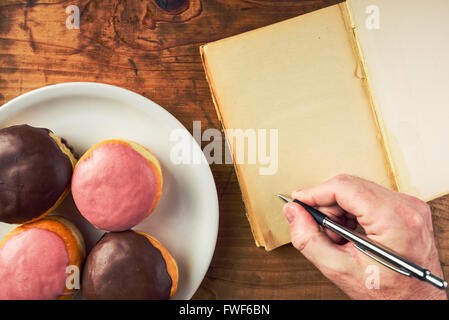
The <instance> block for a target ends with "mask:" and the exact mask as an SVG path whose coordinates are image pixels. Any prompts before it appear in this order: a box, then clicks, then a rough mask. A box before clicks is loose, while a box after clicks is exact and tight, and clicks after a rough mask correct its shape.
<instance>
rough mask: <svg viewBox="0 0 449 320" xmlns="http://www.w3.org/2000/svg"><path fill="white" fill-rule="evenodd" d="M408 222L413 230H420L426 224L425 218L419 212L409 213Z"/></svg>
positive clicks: (408, 225)
mask: <svg viewBox="0 0 449 320" xmlns="http://www.w3.org/2000/svg"><path fill="white" fill-rule="evenodd" d="M406 224H407V227H408V228H409V229H411V230H420V229H422V228H424V226H425V223H424V219H423V218H422V216H420V215H419V214H410V215H408V216H407V217H406Z"/></svg>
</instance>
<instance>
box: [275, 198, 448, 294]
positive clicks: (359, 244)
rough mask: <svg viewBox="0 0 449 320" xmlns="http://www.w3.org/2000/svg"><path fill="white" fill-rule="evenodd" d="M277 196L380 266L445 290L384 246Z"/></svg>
mask: <svg viewBox="0 0 449 320" xmlns="http://www.w3.org/2000/svg"><path fill="white" fill-rule="evenodd" d="M277 196H278V197H279V198H281V199H282V200H284V201H285V202H292V201H293V202H296V203H297V204H299V205H300V206H302V207H303V208H304V209H306V210H307V212H308V213H310V215H311V216H312V217H313V218H314V219H315V221H316V222H317V223H318V224H319V225H320V226H322V227H323V228H327V229H329V230H332V231H333V232H335V233H337V234H339V235H340V236H342V237H343V238H345V239H346V240H348V241H351V242H352V243H353V245H354V247H356V248H357V249H358V250H360V251H361V252H363V253H364V254H366V255H367V256H369V257H370V258H372V259H374V260H375V261H377V262H379V263H380V264H382V265H384V266H386V267H388V268H390V269H392V270H394V271H396V272H398V273H400V274H402V275H404V276H407V277H415V278H418V279H419V280H422V281H426V282H428V283H430V284H432V285H434V286H435V287H437V288H439V289H445V288H446V287H447V282H446V281H444V280H443V279H440V278H438V277H437V276H435V275H433V274H432V273H430V271H429V270H427V269H425V268H423V267H420V266H418V265H417V264H414V263H413V262H410V261H408V260H407V259H405V258H403V257H401V256H400V255H398V254H397V253H394V252H393V251H391V250H390V249H388V248H385V247H384V246H382V245H380V244H377V243H375V242H374V241H372V240H369V239H368V238H366V237H364V236H362V235H360V234H357V233H356V232H354V231H351V230H349V229H347V228H345V227H343V226H341V225H339V224H338V223H336V222H335V221H332V220H331V219H329V218H328V217H327V216H326V215H325V214H324V213H322V212H320V211H318V210H317V209H315V208H313V207H311V206H309V205H307V204H305V203H303V202H301V201H299V200H296V199H294V200H292V199H290V198H287V197H285V196H282V195H280V194H278V195H277Z"/></svg>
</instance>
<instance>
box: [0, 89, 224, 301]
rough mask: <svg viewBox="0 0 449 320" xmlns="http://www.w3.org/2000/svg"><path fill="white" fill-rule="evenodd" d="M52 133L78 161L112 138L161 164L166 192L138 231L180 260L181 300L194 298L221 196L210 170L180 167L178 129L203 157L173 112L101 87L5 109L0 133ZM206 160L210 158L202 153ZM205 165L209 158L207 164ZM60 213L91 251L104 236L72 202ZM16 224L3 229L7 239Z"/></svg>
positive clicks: (30, 98)
mask: <svg viewBox="0 0 449 320" xmlns="http://www.w3.org/2000/svg"><path fill="white" fill-rule="evenodd" d="M25 123H26V124H29V125H32V126H35V127H45V128H49V129H50V130H52V131H53V132H54V133H55V134H56V135H58V136H61V137H64V138H65V139H67V141H68V142H69V144H71V145H72V146H73V147H74V148H75V150H76V152H77V153H78V154H79V155H82V154H83V153H84V152H85V151H86V150H87V149H88V148H89V147H90V146H92V145H93V144H95V143H97V142H100V141H102V140H105V139H114V138H120V139H129V140H133V141H136V142H138V143H140V144H142V145H144V146H145V147H147V148H148V149H150V150H151V151H152V152H153V153H154V154H155V155H156V156H157V157H158V158H159V160H160V162H161V165H162V171H163V177H164V185H163V191H162V197H161V199H160V202H159V204H158V206H157V207H156V209H155V211H154V212H153V213H152V214H151V215H150V216H149V217H147V218H146V219H145V220H144V221H143V222H142V223H141V224H139V225H138V226H136V227H135V228H134V229H136V230H141V231H145V232H147V233H149V234H150V235H152V236H154V237H156V238H157V239H158V240H159V241H160V242H161V243H162V244H163V245H164V246H165V247H166V248H167V249H168V250H169V252H170V253H171V254H172V255H173V256H174V258H175V259H176V261H177V263H178V267H179V286H178V291H177V292H176V295H175V296H174V299H190V298H191V297H192V295H193V294H194V293H195V291H196V290H197V289H198V287H199V285H200V284H201V281H202V280H203V278H204V276H205V274H206V271H207V269H208V267H209V264H210V261H211V259H212V255H213V252H214V249H215V243H216V240H217V232H218V200H217V191H216V188H215V183H214V179H213V176H212V174H211V171H210V168H209V166H208V165H207V163H205V162H204V161H203V162H202V163H201V164H175V163H173V161H171V159H170V150H171V148H172V147H173V146H174V145H175V144H176V143H179V142H176V141H170V139H169V136H170V133H171V132H173V130H178V132H179V131H181V132H184V133H185V135H186V137H188V139H187V140H186V139H185V140H184V143H186V144H188V145H190V146H193V150H194V152H201V150H200V148H199V146H198V144H197V143H196V142H195V140H194V139H193V137H192V136H191V135H190V133H188V132H187V130H186V129H185V128H184V127H183V125H182V124H181V123H180V122H179V121H178V120H176V119H175V118H174V117H173V116H172V115H171V114H170V113H168V112H167V111H165V110H164V109H163V108H161V107H160V106H158V105H157V104H155V103H154V102H152V101H150V100H149V99H147V98H145V97H143V96H141V95H138V94H136V93H134V92H131V91H128V90H125V89H122V88H118V87H114V86H110V85H105V84H99V83H82V82H80V83H65V84H58V85H53V86H48V87H44V88H41V89H37V90H34V91H31V92H28V93H26V94H24V95H21V96H20V97H18V98H15V99H14V100H12V101H10V102H8V103H6V104H5V105H3V106H2V107H1V108H0V128H4V127H8V126H11V125H14V124H25ZM201 156H202V157H203V158H204V155H203V154H202V153H201ZM203 160H204V159H203ZM55 214H57V215H62V216H65V217H66V218H68V219H69V220H71V221H72V222H74V223H75V224H76V225H77V226H78V227H79V229H80V230H81V232H82V233H83V235H84V237H85V240H86V245H87V249H88V250H90V249H91V248H92V246H93V245H94V244H95V243H96V242H97V240H98V239H99V238H100V237H101V235H102V234H103V233H104V232H103V231H101V230H97V229H95V228H94V227H93V226H91V225H90V224H89V223H88V222H87V221H86V220H85V219H84V218H83V217H82V216H81V215H80V213H79V212H78V211H77V209H76V207H75V204H74V202H73V199H72V197H71V195H69V196H68V197H67V199H66V200H65V201H64V203H63V204H62V205H61V206H60V207H58V208H57V209H56V211H55ZM14 227H15V225H9V224H5V223H0V239H1V238H3V236H5V235H6V233H7V232H9V231H10V230H11V229H13V228H14Z"/></svg>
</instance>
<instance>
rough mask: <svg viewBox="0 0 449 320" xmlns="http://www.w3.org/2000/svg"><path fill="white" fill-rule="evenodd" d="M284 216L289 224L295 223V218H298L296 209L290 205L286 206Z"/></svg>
mask: <svg viewBox="0 0 449 320" xmlns="http://www.w3.org/2000/svg"><path fill="white" fill-rule="evenodd" d="M284 216H285V219H287V222H288V223H289V224H291V223H292V222H293V221H295V217H296V210H295V208H293V207H291V206H290V205H288V204H286V205H285V206H284Z"/></svg>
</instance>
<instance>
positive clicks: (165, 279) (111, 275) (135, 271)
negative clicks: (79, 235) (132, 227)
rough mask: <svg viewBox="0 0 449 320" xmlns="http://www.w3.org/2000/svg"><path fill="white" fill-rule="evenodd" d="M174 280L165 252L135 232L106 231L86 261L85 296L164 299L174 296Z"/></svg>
mask: <svg viewBox="0 0 449 320" xmlns="http://www.w3.org/2000/svg"><path fill="white" fill-rule="evenodd" d="M171 287H172V279H171V277H170V275H169V273H168V271H167V264H166V262H165V260H164V258H163V256H162V254H161V252H160V251H159V250H158V249H157V248H155V247H154V246H153V245H152V244H151V242H150V241H149V240H148V239H147V238H146V237H145V236H143V235H141V234H138V233H136V232H134V231H123V232H111V233H108V234H106V235H105V236H104V237H103V238H102V239H101V240H100V241H99V242H98V243H97V245H96V246H95V247H94V248H93V249H92V251H91V253H90V254H89V257H88V258H87V260H86V264H85V266H84V271H83V279H82V288H81V289H82V293H83V298H84V299H89V300H163V299H168V298H169V297H170V290H171Z"/></svg>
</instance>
